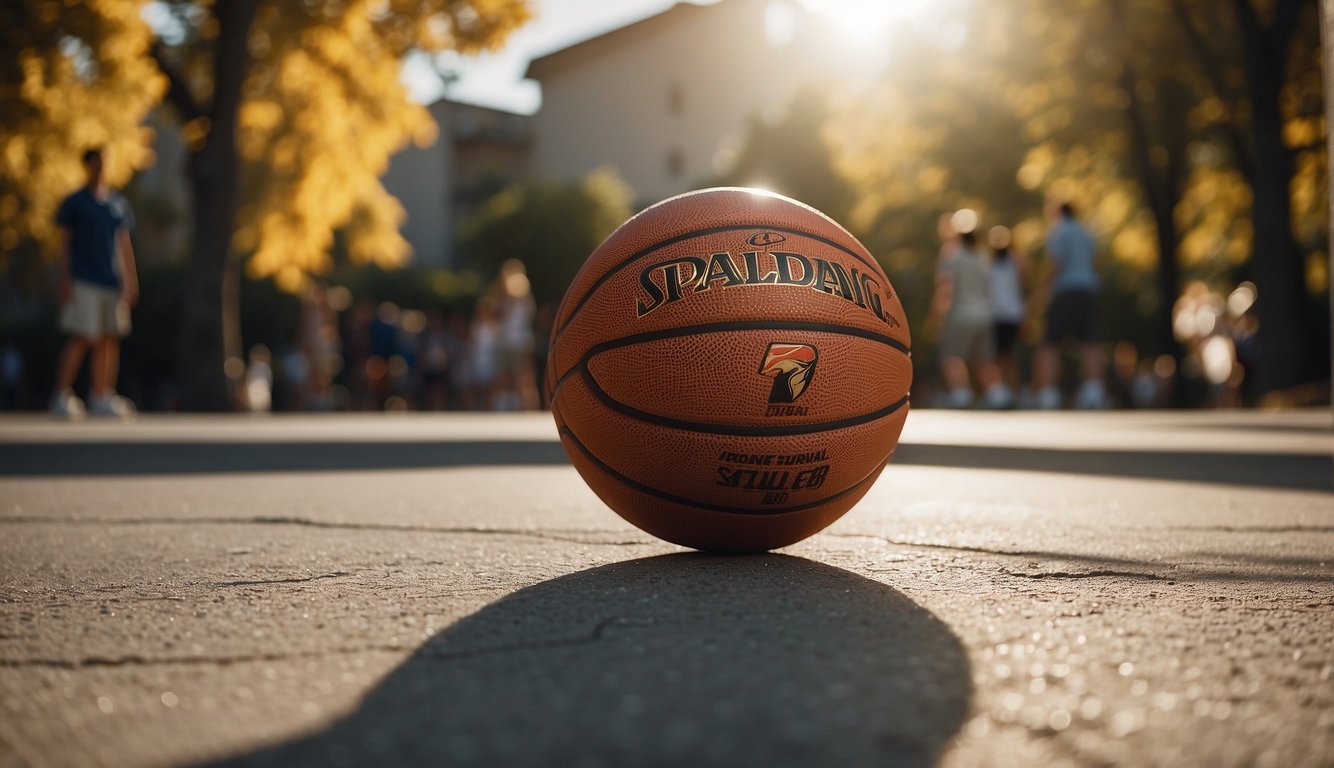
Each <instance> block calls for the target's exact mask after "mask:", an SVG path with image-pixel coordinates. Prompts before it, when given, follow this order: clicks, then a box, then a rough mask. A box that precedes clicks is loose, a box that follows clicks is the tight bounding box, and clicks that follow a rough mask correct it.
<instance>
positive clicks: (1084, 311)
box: [1033, 202, 1108, 409]
mask: <svg viewBox="0 0 1334 768" xmlns="http://www.w3.org/2000/svg"><path fill="white" fill-rule="evenodd" d="M1048 215H1049V216H1050V217H1051V220H1052V224H1051V228H1050V229H1049V230H1048V231H1047V261H1048V263H1049V265H1050V267H1049V270H1048V272H1047V280H1046V287H1045V290H1044V291H1043V293H1045V294H1046V296H1047V297H1048V303H1047V329H1046V333H1045V335H1044V337H1043V341H1042V345H1041V346H1040V347H1038V351H1037V354H1036V355H1035V356H1034V359H1033V388H1034V390H1035V391H1036V396H1035V401H1036V405H1037V407H1039V408H1059V407H1061V400H1062V398H1061V391H1060V388H1059V385H1058V382H1057V371H1058V370H1059V365H1060V359H1059V351H1060V347H1061V346H1062V345H1064V344H1066V343H1068V342H1076V343H1078V344H1079V353H1080V363H1081V373H1082V376H1083V382H1082V383H1081V384H1080V387H1079V391H1078V392H1077V394H1076V395H1075V407H1077V408H1088V409H1094V408H1106V407H1107V402H1108V399H1107V390H1106V387H1105V386H1104V384H1103V380H1102V377H1103V376H1102V375H1103V367H1104V366H1103V359H1102V350H1101V349H1099V347H1098V344H1097V338H1096V331H1097V320H1098V314H1097V307H1098V290H1099V289H1100V288H1101V287H1102V281H1101V280H1100V279H1099V278H1098V272H1097V266H1096V256H1097V245H1096V243H1094V241H1093V235H1091V234H1090V233H1089V231H1088V230H1087V229H1085V228H1084V225H1083V224H1080V223H1079V221H1078V220H1077V219H1076V218H1075V209H1074V207H1073V206H1072V205H1070V203H1068V202H1064V203H1060V204H1055V205H1052V206H1051V207H1049V208H1048Z"/></svg>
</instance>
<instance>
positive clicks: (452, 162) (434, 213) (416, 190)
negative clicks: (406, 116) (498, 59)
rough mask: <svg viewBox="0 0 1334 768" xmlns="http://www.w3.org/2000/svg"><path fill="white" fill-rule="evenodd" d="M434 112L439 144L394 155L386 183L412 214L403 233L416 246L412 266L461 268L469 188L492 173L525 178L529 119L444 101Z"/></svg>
mask: <svg viewBox="0 0 1334 768" xmlns="http://www.w3.org/2000/svg"><path fill="white" fill-rule="evenodd" d="M429 109H430V110H431V116H432V117H433V118H434V119H435V122H436V125H437V126H439V136H438V137H437V138H436V140H435V142H434V143H432V144H431V145H430V146H429V147H413V146H410V147H408V148H407V149H404V150H403V151H401V152H399V153H398V154H396V155H394V156H393V157H392V158H391V159H390V162H389V170H388V171H387V172H386V173H385V175H384V176H383V177H382V178H381V181H382V183H383V184H384V186H385V189H386V190H388V191H389V193H390V194H392V195H394V196H395V197H397V198H398V200H399V202H400V203H402V205H403V208H404V210H405V211H406V213H407V220H406V221H405V222H404V223H403V226H402V233H403V237H404V238H405V239H406V240H407V241H408V243H409V244H410V245H411V246H412V251H413V255H412V262H413V263H414V264H418V265H424V266H434V267H451V268H453V267H458V266H459V265H458V263H457V258H456V255H455V253H454V250H455V249H454V237H455V232H456V229H457V227H458V222H459V220H460V219H461V218H462V217H463V216H465V215H466V214H467V213H468V209H469V206H470V204H471V203H472V201H471V200H470V199H469V197H468V195H467V192H468V190H469V188H470V186H471V185H472V184H473V183H474V182H476V181H477V180H478V179H479V178H481V177H483V176H488V175H489V176H499V177H504V178H509V179H519V178H522V177H523V175H524V174H525V173H526V170H527V164H528V141H529V135H528V134H529V124H528V120H529V119H528V118H527V117H525V116H523V115H516V114H513V113H509V112H502V111H499V110H494V109H487V108H485V107H477V106H473V105H469V104H460V103H458V102H451V101H445V100H441V101H437V102H435V103H434V104H432V105H430V107H429Z"/></svg>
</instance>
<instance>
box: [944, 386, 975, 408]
mask: <svg viewBox="0 0 1334 768" xmlns="http://www.w3.org/2000/svg"><path fill="white" fill-rule="evenodd" d="M945 407H946V408H972V407H973V393H972V391H971V390H969V389H967V388H966V387H959V388H958V389H952V390H950V391H949V392H948V393H946V395H945Z"/></svg>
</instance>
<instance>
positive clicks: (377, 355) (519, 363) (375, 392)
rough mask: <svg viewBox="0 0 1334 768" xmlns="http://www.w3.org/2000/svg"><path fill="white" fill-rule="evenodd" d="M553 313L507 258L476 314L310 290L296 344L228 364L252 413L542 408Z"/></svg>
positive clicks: (259, 349) (239, 397) (259, 350)
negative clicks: (542, 305) (540, 303)
mask: <svg viewBox="0 0 1334 768" xmlns="http://www.w3.org/2000/svg"><path fill="white" fill-rule="evenodd" d="M550 315H551V310H550V309H549V308H543V311H539V308H538V306H537V303H536V302H535V301H534V299H533V294H532V289H531V286H530V284H529V282H528V275H527V271H526V270H525V268H524V265H523V263H522V262H521V261H519V260H517V259H511V260H509V261H506V262H505V263H504V265H503V266H502V267H501V270H500V274H499V275H498V276H497V278H496V280H495V281H494V283H493V284H492V285H491V287H490V289H489V290H488V291H487V292H486V293H485V294H484V295H482V296H481V297H480V298H479V299H478V301H477V302H476V305H475V307H474V309H473V311H472V312H471V313H466V312H462V311H455V312H449V313H446V312H443V311H441V310H438V309H428V310H425V311H422V310H418V309H403V308H401V307H399V306H397V305H395V304H393V303H391V302H388V301H382V302H379V303H376V301H375V300H374V299H372V298H370V297H359V298H355V299H354V298H353V297H352V296H351V294H350V293H349V292H348V291H347V289H345V288H339V287H334V288H329V287H326V286H324V285H322V284H319V283H314V284H312V285H311V286H310V287H309V288H308V289H307V291H306V293H305V295H304V297H303V299H302V309H301V322H300V327H299V330H298V332H297V338H295V339H293V340H292V341H291V342H290V343H289V344H288V345H286V346H285V347H284V348H283V349H281V350H279V352H278V354H277V355H276V357H275V356H274V354H273V353H272V351H271V350H269V349H268V348H267V347H264V346H262V345H260V346H255V347H253V348H251V349H250V351H249V354H248V359H247V360H244V361H243V360H240V359H234V360H232V361H230V362H229V365H228V370H227V373H228V376H229V378H230V379H231V381H232V383H233V392H234V393H235V397H236V403H237V407H238V409H241V410H249V411H269V410H290V411H334V410H352V411H385V410H388V411H406V410H431V411H442V410H490V411H516V410H531V409H535V408H539V407H541V406H542V405H543V402H542V396H541V387H540V379H539V375H540V372H541V371H542V369H543V368H544V365H545V352H546V343H545V342H546V334H547V333H548V332H549V329H550Z"/></svg>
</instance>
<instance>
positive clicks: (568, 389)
mask: <svg viewBox="0 0 1334 768" xmlns="http://www.w3.org/2000/svg"><path fill="white" fill-rule="evenodd" d="M551 345H552V349H551V356H550V362H549V363H548V368H547V372H546V378H547V390H548V394H550V395H551V410H552V413H553V414H554V415H555V417H556V426H557V427H558V428H559V430H560V438H561V442H562V443H563V444H564V446H565V451H566V453H568V454H569V456H570V461H571V462H573V463H574V466H575V468H576V469H578V470H579V474H580V475H582V476H583V478H584V480H585V481H587V482H588V484H589V486H590V487H592V489H593V491H594V492H595V493H597V495H598V496H599V497H600V498H601V499H602V500H603V501H604V502H606V503H607V506H609V507H611V508H612V509H613V510H615V511H616V512H617V513H618V514H620V516H621V517H623V518H625V519H626V520H628V521H630V522H631V523H633V524H634V525H636V526H638V527H640V528H642V529H644V530H645V531H647V532H649V533H651V534H653V535H655V536H658V537H660V538H663V539H666V540H667V541H670V542H673V543H676V544H682V545H685V546H688V547H695V548H697V549H706V550H723V551H757V550H766V549H773V548H776V547H782V546H786V545H788V544H792V543H794V542H797V541H800V540H801V539H804V538H806V537H807V536H810V535H811V534H813V533H815V532H816V531H819V530H820V529H822V528H824V527H825V526H827V525H829V524H830V523H832V522H834V521H835V520H837V519H838V518H839V517H840V516H842V514H843V513H844V512H846V511H848V509H850V508H851V507H852V505H853V504H855V503H857V501H858V500H859V499H860V498H861V497H862V496H863V495H865V493H866V491H867V489H869V488H870V487H871V484H872V483H873V482H875V479H876V477H878V476H879V475H880V471H881V470H882V469H884V467H885V464H886V463H887V462H888V461H889V458H890V456H892V455H893V453H894V447H895V446H896V445H897V444H898V440H899V433H900V432H901V431H902V429H903V422H904V419H906V418H907V416H908V387H909V385H910V384H911V383H912V362H911V360H910V359H909V347H910V339H909V335H908V325H907V321H906V320H905V318H904V315H903V307H902V305H901V304H900V303H899V300H898V297H897V296H896V295H895V294H894V291H893V289H892V288H891V286H890V284H889V279H888V278H887V277H885V273H884V271H882V270H881V268H880V266H879V265H878V264H877V263H876V261H875V259H874V258H872V257H871V255H870V254H869V253H868V252H867V250H866V249H865V248H864V247H863V246H862V245H861V243H859V242H857V240H856V238H854V237H853V236H852V235H850V234H848V232H847V230H845V229H843V228H842V227H841V226H839V225H838V224H837V223H836V222H834V221H833V220H832V219H830V218H829V217H827V216H825V215H824V214H822V213H820V212H819V211H817V210H815V209H814V208H811V207H809V206H806V205H803V204H802V203H799V202H797V201H795V200H792V199H790V198H786V197H783V196H781V195H776V194H772V193H769V192H763V191H760V190H753V189H737V188H724V189H706V190H701V191H698V192H690V193H687V194H684V195H678V196H677V197H673V198H670V199H668V200H664V201H663V202H661V203H658V204H657V205H654V206H652V207H650V208H648V209H646V210H644V211H643V212H641V213H639V214H638V215H636V216H634V217H633V218H631V219H630V220H629V221H627V222H625V223H624V224H622V225H621V227H620V228H619V229H617V230H616V231H615V232H613V233H612V234H611V236H610V237H608V238H607V239H606V240H605V241H604V242H603V243H602V245H600V246H598V248H597V250H596V251H594V252H593V255H592V256H590V257H589V259H588V262H587V263H585V264H584V266H583V269H582V270H580V272H579V274H578V275H577V276H576V277H575V279H574V282H573V283H572V284H571V285H570V289H569V291H567V292H566V294H565V299H564V301H562V302H561V306H560V309H559V311H558V313H557V316H556V323H555V327H554V329H553V330H552V337H551Z"/></svg>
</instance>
